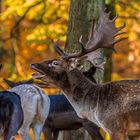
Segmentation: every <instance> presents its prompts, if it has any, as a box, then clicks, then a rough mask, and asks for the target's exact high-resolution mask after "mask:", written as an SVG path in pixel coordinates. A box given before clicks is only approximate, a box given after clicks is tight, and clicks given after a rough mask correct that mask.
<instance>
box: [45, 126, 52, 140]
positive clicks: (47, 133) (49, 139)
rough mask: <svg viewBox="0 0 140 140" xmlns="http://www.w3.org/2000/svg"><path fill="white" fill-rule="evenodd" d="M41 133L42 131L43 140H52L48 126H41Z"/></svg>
mask: <svg viewBox="0 0 140 140" xmlns="http://www.w3.org/2000/svg"><path fill="white" fill-rule="evenodd" d="M43 133H44V139H45V140H52V139H53V138H52V132H51V129H50V128H49V127H45V128H43Z"/></svg>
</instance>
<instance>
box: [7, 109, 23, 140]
mask: <svg viewBox="0 0 140 140" xmlns="http://www.w3.org/2000/svg"><path fill="white" fill-rule="evenodd" d="M22 119H23V118H22V117H21V116H20V115H19V116H17V112H16V110H14V112H13V114H12V117H11V122H10V124H9V128H8V131H7V133H6V134H5V136H4V140H12V139H14V136H15V135H16V134H17V131H18V130H19V128H20V126H21V122H22Z"/></svg>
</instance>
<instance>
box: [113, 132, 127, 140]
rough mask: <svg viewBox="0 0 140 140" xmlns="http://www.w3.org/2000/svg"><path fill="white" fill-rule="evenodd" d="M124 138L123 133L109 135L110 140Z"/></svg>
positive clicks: (123, 139) (121, 139) (122, 139)
mask: <svg viewBox="0 0 140 140" xmlns="http://www.w3.org/2000/svg"><path fill="white" fill-rule="evenodd" d="M125 138H126V136H125V133H123V132H113V133H112V135H111V140H125Z"/></svg>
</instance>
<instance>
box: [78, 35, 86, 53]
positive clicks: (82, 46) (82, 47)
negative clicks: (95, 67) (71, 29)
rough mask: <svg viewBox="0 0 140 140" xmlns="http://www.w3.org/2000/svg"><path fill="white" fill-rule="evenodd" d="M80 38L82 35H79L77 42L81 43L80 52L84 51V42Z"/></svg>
mask: <svg viewBox="0 0 140 140" xmlns="http://www.w3.org/2000/svg"><path fill="white" fill-rule="evenodd" d="M82 38H83V36H82V35H81V36H80V38H79V43H80V44H81V49H82V52H84V51H85V47H84V43H83V41H82Z"/></svg>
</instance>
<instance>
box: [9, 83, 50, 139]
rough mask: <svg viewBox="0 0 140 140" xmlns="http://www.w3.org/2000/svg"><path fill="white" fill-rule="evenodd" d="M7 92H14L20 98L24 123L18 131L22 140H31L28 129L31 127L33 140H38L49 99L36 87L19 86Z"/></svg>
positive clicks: (47, 112) (47, 109)
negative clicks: (33, 135)
mask: <svg viewBox="0 0 140 140" xmlns="http://www.w3.org/2000/svg"><path fill="white" fill-rule="evenodd" d="M9 91H12V92H15V93H16V94H18V95H19V96H20V98H21V105H22V108H23V113H24V121H23V125H22V126H21V128H20V130H19V131H18V132H19V134H21V136H22V139H23V140H31V138H30V135H29V128H30V127H32V128H33V131H34V134H35V139H36V140H39V139H40V134H41V131H42V128H43V125H44V123H45V120H46V118H47V117H48V114H49V109H50V99H49V97H48V96H47V95H46V94H45V92H44V91H43V90H41V89H40V88H39V87H38V86H35V85H29V84H21V85H18V86H15V87H13V88H11V89H9Z"/></svg>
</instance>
